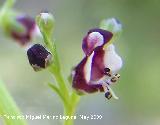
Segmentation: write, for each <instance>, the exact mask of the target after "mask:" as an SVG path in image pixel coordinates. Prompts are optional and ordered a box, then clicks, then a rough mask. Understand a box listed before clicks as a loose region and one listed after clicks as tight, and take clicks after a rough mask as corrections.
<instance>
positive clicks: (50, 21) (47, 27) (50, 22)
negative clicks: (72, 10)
mask: <svg viewBox="0 0 160 125" xmlns="http://www.w3.org/2000/svg"><path fill="white" fill-rule="evenodd" d="M36 21H37V24H38V26H39V28H40V30H41V32H45V33H46V34H47V35H52V33H53V29H54V23H55V20H54V17H53V15H52V14H50V13H47V12H43V13H40V14H39V15H38V16H37V17H36Z"/></svg>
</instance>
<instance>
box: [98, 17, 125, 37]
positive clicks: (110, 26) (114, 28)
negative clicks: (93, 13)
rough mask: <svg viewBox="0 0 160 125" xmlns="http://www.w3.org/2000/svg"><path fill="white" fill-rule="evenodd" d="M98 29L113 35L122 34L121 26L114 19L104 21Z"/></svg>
mask: <svg viewBox="0 0 160 125" xmlns="http://www.w3.org/2000/svg"><path fill="white" fill-rule="evenodd" d="M100 27H101V28H102V29H104V30H108V31H110V32H112V33H113V35H116V36H117V35H119V34H120V33H121V32H122V24H121V23H120V22H119V20H117V19H115V18H110V19H105V20H103V21H102V22H101V23H100Z"/></svg>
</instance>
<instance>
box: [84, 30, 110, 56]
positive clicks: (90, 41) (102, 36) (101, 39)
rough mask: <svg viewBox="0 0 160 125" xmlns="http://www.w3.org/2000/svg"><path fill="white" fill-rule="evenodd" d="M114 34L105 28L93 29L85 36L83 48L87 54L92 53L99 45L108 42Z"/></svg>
mask: <svg viewBox="0 0 160 125" xmlns="http://www.w3.org/2000/svg"><path fill="white" fill-rule="evenodd" d="M112 36H113V34H112V33H111V32H109V31H106V30H103V29H98V28H95V29H91V30H89V32H88V33H87V35H86V36H85V37H84V38H83V43H82V49H83V51H84V53H85V54H86V55H89V54H90V53H92V51H93V50H94V49H95V48H96V47H98V46H103V45H104V44H106V43H108V42H109V41H110V39H111V38H112Z"/></svg>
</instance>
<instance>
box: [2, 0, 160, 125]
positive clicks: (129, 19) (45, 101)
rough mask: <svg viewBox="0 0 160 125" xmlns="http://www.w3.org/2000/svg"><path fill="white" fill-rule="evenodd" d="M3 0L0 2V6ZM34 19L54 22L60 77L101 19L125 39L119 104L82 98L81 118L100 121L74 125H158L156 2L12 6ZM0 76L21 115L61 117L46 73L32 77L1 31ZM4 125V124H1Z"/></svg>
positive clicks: (38, 0)
mask: <svg viewBox="0 0 160 125" xmlns="http://www.w3.org/2000/svg"><path fill="white" fill-rule="evenodd" d="M3 2H4V0H0V5H2V3H3ZM15 8H16V9H17V10H21V11H23V12H25V13H27V14H28V15H31V16H32V17H35V16H36V15H37V14H38V13H39V12H41V11H42V10H49V11H50V12H52V13H53V14H54V16H55V19H56V29H55V36H56V39H57V41H56V44H57V48H58V52H59V55H60V59H61V62H62V67H63V71H62V72H63V74H64V76H68V75H69V74H70V69H71V67H72V66H74V65H76V64H77V63H78V62H79V61H80V60H81V59H82V57H83V52H82V49H81V41H82V38H83V36H84V35H85V33H86V32H87V31H88V29H90V28H93V27H97V26H98V25H99V22H100V21H101V20H102V19H104V18H109V17H116V18H118V19H119V20H120V21H121V22H122V24H123V34H122V36H121V38H120V39H119V41H116V42H115V45H116V46H117V51H118V52H119V54H120V55H121V56H122V57H123V60H124V66H123V69H122V70H121V72H120V74H121V78H120V81H119V82H118V83H117V85H116V86H113V89H114V90H115V92H116V94H117V95H118V96H119V97H120V99H119V100H118V101H117V100H110V101H107V100H106V99H105V98H104V95H103V93H102V94H101V93H97V94H93V95H86V96H83V97H82V99H81V102H80V105H79V107H78V109H77V115H80V114H84V115H85V114H98V115H102V116H103V119H102V120H88V121H87V120H79V119H77V120H76V121H75V125H81V124H83V125H97V124H100V125H160V56H159V54H160V1H159V0H19V1H18V0H17V4H16V6H15ZM0 76H1V77H2V79H3V81H5V83H6V85H7V87H8V89H9V91H10V93H11V94H12V95H13V97H14V99H15V101H16V102H17V104H18V106H19V107H20V109H21V110H22V112H23V113H24V114H32V115H39V114H48V115H58V114H62V106H61V105H60V101H59V99H58V98H57V96H56V95H55V94H53V93H52V92H51V90H50V89H49V88H48V87H47V82H48V81H53V79H52V77H51V76H50V74H49V73H48V72H47V71H42V72H38V73H35V72H34V71H33V69H32V68H31V66H30V65H29V63H28V60H27V57H26V52H25V51H24V50H23V49H22V48H20V47H19V46H18V45H16V44H15V43H14V42H13V41H12V40H9V39H7V38H6V37H5V36H4V35H3V34H2V32H0ZM29 123H30V125H60V122H59V121H57V120H34V121H32V120H29ZM0 124H2V123H0Z"/></svg>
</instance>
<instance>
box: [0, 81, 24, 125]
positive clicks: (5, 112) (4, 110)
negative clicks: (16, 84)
mask: <svg viewBox="0 0 160 125" xmlns="http://www.w3.org/2000/svg"><path fill="white" fill-rule="evenodd" d="M0 116H1V117H2V118H3V120H4V123H5V124H6V125H27V123H26V121H25V120H24V119H12V118H8V117H6V116H9V117H11V116H15V117H17V116H22V115H21V112H20V111H19V109H18V107H17V106H16V103H15V102H14V101H13V99H12V97H11V96H10V94H9V93H8V91H7V89H6V87H5V86H4V84H3V82H2V81H0Z"/></svg>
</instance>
